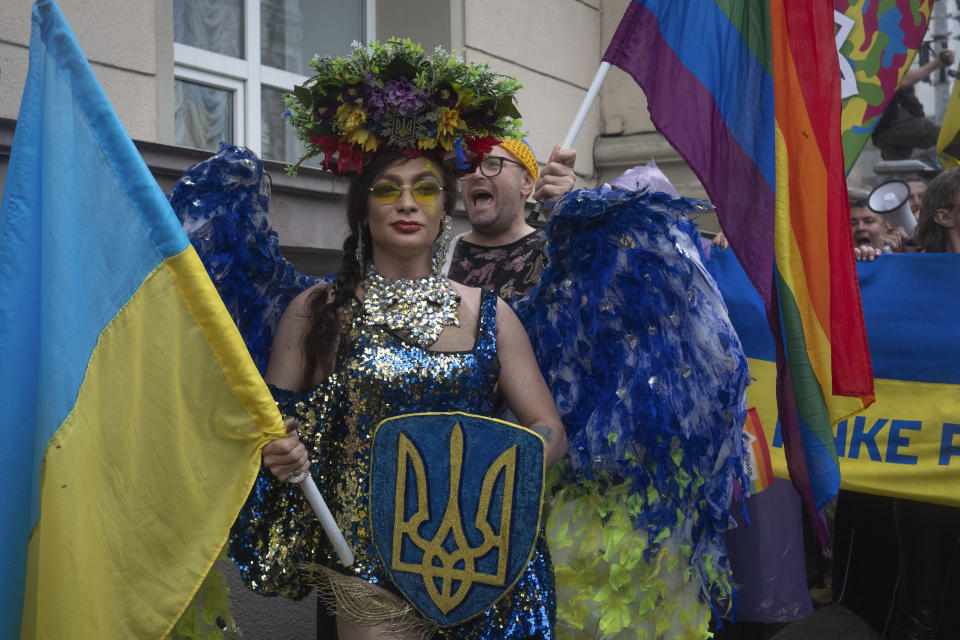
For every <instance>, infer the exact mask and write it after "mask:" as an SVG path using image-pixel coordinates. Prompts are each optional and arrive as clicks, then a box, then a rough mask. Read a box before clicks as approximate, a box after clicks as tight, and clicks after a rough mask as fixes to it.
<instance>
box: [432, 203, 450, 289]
mask: <svg viewBox="0 0 960 640" xmlns="http://www.w3.org/2000/svg"><path fill="white" fill-rule="evenodd" d="M452 232H453V222H452V221H451V220H450V216H448V215H444V216H443V220H441V221H440V236H439V237H438V238H437V241H436V242H434V243H433V275H435V276H437V277H438V278H442V277H444V276H445V275H446V274H444V273H443V267H444V266H445V264H446V262H447V247H448V246H449V245H450V236H451V235H452Z"/></svg>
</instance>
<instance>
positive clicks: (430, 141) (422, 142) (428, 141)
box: [417, 138, 437, 149]
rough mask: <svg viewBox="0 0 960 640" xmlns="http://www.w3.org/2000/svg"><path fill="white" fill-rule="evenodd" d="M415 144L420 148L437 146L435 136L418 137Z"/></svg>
mask: <svg viewBox="0 0 960 640" xmlns="http://www.w3.org/2000/svg"><path fill="white" fill-rule="evenodd" d="M417 146H418V147H420V148H421V149H434V148H436V146H437V139H436V138H420V139H419V140H417Z"/></svg>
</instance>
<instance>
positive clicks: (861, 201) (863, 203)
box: [850, 198, 869, 209]
mask: <svg viewBox="0 0 960 640" xmlns="http://www.w3.org/2000/svg"><path fill="white" fill-rule="evenodd" d="M860 207H868V208H869V201H868V200H867V199H866V198H850V208H851V209H859V208H860Z"/></svg>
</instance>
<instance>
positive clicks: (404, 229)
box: [390, 220, 423, 233]
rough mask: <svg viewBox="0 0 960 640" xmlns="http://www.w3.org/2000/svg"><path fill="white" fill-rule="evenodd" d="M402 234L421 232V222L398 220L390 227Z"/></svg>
mask: <svg viewBox="0 0 960 640" xmlns="http://www.w3.org/2000/svg"><path fill="white" fill-rule="evenodd" d="M390 226H391V227H393V228H394V229H396V230H397V231H399V232H400V233H416V232H417V231H419V230H420V227H422V226H423V225H421V224H420V223H419V222H415V221H413V220H397V221H396V222H394V223H392V224H391V225H390Z"/></svg>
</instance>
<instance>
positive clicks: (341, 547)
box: [300, 473, 353, 567]
mask: <svg viewBox="0 0 960 640" xmlns="http://www.w3.org/2000/svg"><path fill="white" fill-rule="evenodd" d="M300 490H301V491H303V495H304V497H305V498H306V499H307V502H309V503H310V506H311V507H313V512H314V513H315V514H317V518H319V520H320V525H321V526H322V527H323V531H324V533H326V534H327V537H328V538H330V542H331V543H333V548H334V550H335V551H336V552H337V556H338V557H339V558H340V564H342V565H343V566H345V567H349V566H350V565H352V564H353V552H352V551H351V550H350V546H349V545H348V544H347V539H346V538H344V537H343V532H342V531H340V527H338V526H337V522H336V520H334V519H333V514H331V513H330V509H329V508H327V503H326V502H324V500H323V496H322V495H320V490H319V489H317V485H316V483H315V482H314V481H313V476H311V475H310V474H309V473H308V474H307V477H306V478H305V479H304V480H303V481H302V482H301V483H300Z"/></svg>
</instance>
